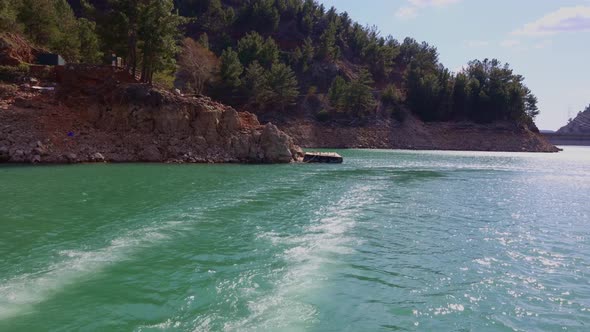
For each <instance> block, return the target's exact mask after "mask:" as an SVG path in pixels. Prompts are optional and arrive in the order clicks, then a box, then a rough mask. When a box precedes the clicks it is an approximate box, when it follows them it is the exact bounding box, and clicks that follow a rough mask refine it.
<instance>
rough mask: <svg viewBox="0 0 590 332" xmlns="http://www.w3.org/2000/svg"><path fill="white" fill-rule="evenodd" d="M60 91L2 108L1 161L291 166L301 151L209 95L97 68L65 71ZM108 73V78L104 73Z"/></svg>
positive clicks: (26, 96) (22, 95)
mask: <svg viewBox="0 0 590 332" xmlns="http://www.w3.org/2000/svg"><path fill="white" fill-rule="evenodd" d="M63 70H64V71H65V72H64V73H61V74H59V75H58V76H59V77H60V83H61V84H60V85H59V86H58V89H57V90H56V92H45V93H33V92H22V91H21V92H17V93H15V94H14V95H13V96H10V97H6V98H4V100H3V102H2V105H0V161H3V162H14V163H66V162H67V163H77V162H102V161H108V162H137V161H143V162H193V163H205V162H243V163H288V162H292V161H297V160H300V159H301V158H302V151H301V149H300V148H299V147H298V146H296V145H294V144H293V141H292V139H291V138H290V137H289V136H288V135H287V134H285V133H284V132H282V131H280V130H279V129H278V128H277V127H276V126H275V125H273V124H271V123H268V124H266V125H261V124H260V123H259V121H258V119H257V118H256V116H254V115H253V114H250V113H240V112H237V111H235V110H234V109H232V108H230V107H227V106H225V105H222V104H219V103H216V102H214V101H212V100H211V99H209V98H206V97H184V96H180V95H177V94H174V93H171V92H167V91H164V90H161V89H157V88H153V87H149V86H146V85H142V84H134V83H120V82H117V81H108V80H106V81H102V82H101V81H100V80H95V78H97V77H96V72H98V71H97V70H96V69H92V68H86V69H80V68H74V67H72V68H69V69H68V68H64V69H63ZM101 75H103V74H101Z"/></svg>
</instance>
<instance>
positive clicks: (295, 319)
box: [195, 187, 373, 331]
mask: <svg viewBox="0 0 590 332" xmlns="http://www.w3.org/2000/svg"><path fill="white" fill-rule="evenodd" d="M372 189H373V188H370V187H358V188H355V189H353V190H352V191H350V192H349V193H348V194H347V195H346V196H345V197H343V198H342V199H341V200H340V201H339V202H338V203H337V204H335V205H334V206H332V207H330V208H328V209H327V212H326V213H323V214H324V215H326V217H324V218H321V219H320V220H319V222H318V223H315V224H313V225H310V226H308V227H307V229H306V232H305V233H304V235H302V236H299V237H287V238H278V237H276V234H272V233H269V234H268V235H269V237H270V238H271V242H272V243H273V244H275V243H277V242H283V241H286V244H288V245H292V247H291V248H290V249H288V250H286V251H285V252H284V258H285V259H286V260H287V261H288V262H289V268H288V270H287V272H286V273H285V275H284V276H283V277H282V278H281V279H280V280H279V281H278V282H277V283H276V286H275V289H274V291H273V292H272V293H271V294H269V295H266V296H264V297H262V298H259V299H256V300H255V301H251V302H250V303H249V309H250V315H249V316H248V317H246V318H244V319H242V320H238V321H233V322H229V323H226V324H225V325H224V330H225V331H253V330H256V331H259V330H262V331H270V330H277V329H285V328H294V327H296V326H299V325H300V324H303V325H304V324H306V323H307V324H309V323H310V322H313V321H314V320H315V317H316V316H317V309H316V308H315V307H314V306H313V305H311V304H308V303H303V302H302V301H299V297H300V296H301V295H305V294H309V293H311V292H314V291H317V290H318V289H319V288H320V287H321V285H322V281H324V280H326V279H327V278H328V275H327V273H326V271H325V270H323V269H322V268H323V266H325V264H326V263H329V262H331V261H332V260H333V258H332V257H331V255H334V254H336V255H341V254H348V253H351V252H352V251H353V249H352V248H351V245H352V244H354V243H355V239H354V238H353V237H351V236H350V235H349V234H348V233H349V232H350V231H351V230H352V229H353V228H354V227H355V225H356V220H355V215H356V213H357V212H358V211H359V208H362V206H363V205H366V204H368V203H370V202H371V201H372V198H371V196H370V195H369V194H368V193H369V191H370V190H372ZM283 243H284V242H283ZM197 330H199V327H197ZM197 330H195V331H197ZM295 330H297V329H295Z"/></svg>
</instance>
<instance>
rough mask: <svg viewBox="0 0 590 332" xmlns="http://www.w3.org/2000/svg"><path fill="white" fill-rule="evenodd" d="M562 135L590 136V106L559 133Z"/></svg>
mask: <svg viewBox="0 0 590 332" xmlns="http://www.w3.org/2000/svg"><path fill="white" fill-rule="evenodd" d="M557 132H558V133H560V134H590V105H589V106H588V107H586V109H585V110H584V111H583V112H580V113H578V115H577V116H576V118H575V119H570V121H569V123H568V124H567V125H565V126H564V127H562V128H561V129H559V130H558V131H557Z"/></svg>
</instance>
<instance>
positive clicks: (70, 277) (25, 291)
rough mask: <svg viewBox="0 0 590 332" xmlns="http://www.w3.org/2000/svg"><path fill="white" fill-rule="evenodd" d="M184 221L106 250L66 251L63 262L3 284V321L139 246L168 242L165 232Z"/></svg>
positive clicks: (140, 232) (127, 237)
mask: <svg viewBox="0 0 590 332" xmlns="http://www.w3.org/2000/svg"><path fill="white" fill-rule="evenodd" d="M179 223H181V222H178V221H171V222H166V223H162V224H161V225H158V226H152V227H146V228H142V229H139V230H134V231H130V232H128V233H126V234H125V235H123V236H121V237H118V238H115V239H113V240H112V241H111V242H110V244H109V245H108V246H106V247H104V248H101V249H97V250H92V251H79V250H63V251H60V252H59V254H60V255H61V256H63V257H64V259H63V260H62V261H60V262H57V263H55V264H52V265H50V266H48V267H47V268H46V269H45V270H44V271H40V272H36V273H32V274H23V275H20V276H18V277H15V278H13V279H10V280H8V281H6V282H2V283H1V284H0V320H2V319H7V318H11V317H14V316H17V315H22V314H26V313H29V312H31V311H32V310H33V307H34V305H35V304H38V303H41V302H43V301H46V300H47V299H49V298H51V297H52V296H53V295H54V294H56V293H58V292H59V291H60V290H61V289H63V288H65V287H67V286H68V285H71V284H73V283H75V282H76V281H78V280H80V279H83V278H84V277H87V276H90V275H93V274H96V273H98V272H100V270H102V269H104V268H105V267H107V266H109V265H112V264H115V263H117V262H121V261H123V260H125V259H126V258H127V257H128V256H129V255H130V254H131V253H132V252H133V251H134V250H136V249H137V248H138V247H142V246H146V245H150V244H153V243H155V242H159V241H162V240H165V239H166V238H167V236H166V234H165V232H166V231H167V230H170V229H173V228H174V227H175V226H176V225H178V224H179Z"/></svg>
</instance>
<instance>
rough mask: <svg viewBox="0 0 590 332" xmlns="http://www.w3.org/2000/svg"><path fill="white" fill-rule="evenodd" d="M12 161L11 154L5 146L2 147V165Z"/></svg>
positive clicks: (0, 155) (0, 159)
mask: <svg viewBox="0 0 590 332" xmlns="http://www.w3.org/2000/svg"><path fill="white" fill-rule="evenodd" d="M9 160H10V152H9V151H8V148H7V147H5V146H0V163H3V162H7V161H9Z"/></svg>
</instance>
